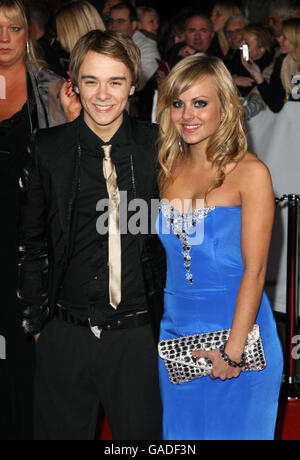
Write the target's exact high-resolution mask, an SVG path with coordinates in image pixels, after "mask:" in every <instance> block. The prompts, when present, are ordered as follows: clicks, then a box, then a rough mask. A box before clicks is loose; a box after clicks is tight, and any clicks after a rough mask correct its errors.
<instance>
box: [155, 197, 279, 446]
mask: <svg viewBox="0 0 300 460" xmlns="http://www.w3.org/2000/svg"><path fill="white" fill-rule="evenodd" d="M157 231H158V234H159V237H160V239H161V241H162V243H163V245H164V247H165V250H166V254H167V282H166V288H165V307H164V314H163V318H162V322H161V330H160V339H161V340H163V339H168V338H173V337H179V336H183V335H191V334H197V333H201V332H210V331H215V330H220V329H225V328H230V327H231V324H232V319H233V314H234V310H235V302H236V297H237V294H238V289H239V285H240V282H241V278H242V276H243V263H242V256H241V247H240V238H241V208H240V207H215V208H203V209H199V210H195V211H191V212H190V213H186V214H180V213H179V212H178V211H176V210H175V209H173V208H171V207H170V205H169V204H167V203H166V202H162V203H161V211H160V213H159V216H158V221H157ZM256 323H258V324H259V325H260V330H261V337H262V341H263V346H264V350H265V356H266V362H267V367H266V369H264V370H263V371H261V372H244V373H241V375H240V377H239V378H238V379H232V380H227V381H225V382H223V381H221V380H220V379H217V380H214V381H213V380H211V379H210V377H202V378H198V379H195V380H193V381H192V382H188V383H184V384H181V385H174V384H172V383H171V382H170V380H169V377H168V373H167V370H166V368H165V365H164V362H163V360H162V359H161V358H159V376H160V388H161V397H162V404H163V439H165V440H271V439H274V430H275V424H276V416H277V409H278V396H279V391H280V386H281V381H282V372H283V355H282V348H281V344H280V341H279V338H278V334H277V330H276V323H275V320H274V317H273V313H272V309H271V306H270V303H269V301H268V298H267V296H266V294H265V293H263V296H262V300H261V305H260V309H259V312H258V316H257V320H256Z"/></svg>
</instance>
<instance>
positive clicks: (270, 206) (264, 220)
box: [225, 158, 275, 361]
mask: <svg viewBox="0 0 300 460" xmlns="http://www.w3.org/2000/svg"><path fill="white" fill-rule="evenodd" d="M241 166H242V168H243V169H242V170H241V175H240V176H241V179H242V180H241V182H242V184H241V189H240V194H241V201H242V222H241V225H242V228H241V250H242V257H243V265H244V275H243V277H242V280H241V284H240V287H239V291H238V296H237V300H236V308H235V313H234V318H233V323H232V330H231V334H230V337H229V340H228V342H227V345H226V349H225V351H226V353H227V354H228V355H229V356H230V358H231V359H233V360H234V361H239V360H240V358H241V355H242V353H243V350H244V347H245V344H246V340H247V336H248V333H249V332H250V331H251V330H252V328H253V325H254V323H255V319H256V316H257V313H258V309H259V305H260V301H261V296H262V291H263V287H264V281H265V274H266V266H267V258H268V251H269V246H270V239H271V233H272V226H273V219H274V206H275V204H274V194H273V188H272V181H271V177H270V173H269V171H268V169H267V167H266V166H265V165H264V164H263V163H261V162H260V161H259V160H257V159H256V158H254V159H253V160H250V161H247V162H245V163H244V164H243V165H241Z"/></svg>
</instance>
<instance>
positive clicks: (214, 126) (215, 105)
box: [171, 76, 222, 145]
mask: <svg viewBox="0 0 300 460" xmlns="http://www.w3.org/2000/svg"><path fill="white" fill-rule="evenodd" d="M221 119H222V109H221V103H220V100H219V96H218V94H217V90H216V87H215V84H214V82H213V80H212V78H211V77H210V76H205V77H203V78H201V79H199V80H198V81H197V83H195V85H193V86H192V87H191V88H189V89H188V90H187V91H185V92H184V93H182V94H181V95H180V97H179V98H178V99H176V100H175V101H173V103H172V105H171V120H172V122H173V124H174V126H175V128H176V131H177V132H178V134H179V135H180V136H181V137H182V139H183V140H184V141H185V142H186V143H187V144H189V145H196V144H199V145H200V144H202V145H203V144H205V145H207V143H208V141H209V139H210V137H211V136H212V135H213V134H214V133H215V132H216V131H217V130H218V128H219V126H220V122H221Z"/></svg>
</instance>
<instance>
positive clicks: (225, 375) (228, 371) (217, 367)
mask: <svg viewBox="0 0 300 460" xmlns="http://www.w3.org/2000/svg"><path fill="white" fill-rule="evenodd" d="M192 355H193V356H194V357H196V358H208V359H210V360H211V361H212V363H213V368H212V371H211V374H210V378H211V379H212V380H215V379H221V380H223V381H224V380H231V379H233V378H237V377H239V375H240V373H241V369H240V368H239V367H231V366H229V364H227V363H226V362H225V361H224V360H223V358H222V357H221V354H220V352H219V350H212V351H204V350H194V351H193V352H192Z"/></svg>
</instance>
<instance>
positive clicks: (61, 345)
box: [19, 30, 164, 440]
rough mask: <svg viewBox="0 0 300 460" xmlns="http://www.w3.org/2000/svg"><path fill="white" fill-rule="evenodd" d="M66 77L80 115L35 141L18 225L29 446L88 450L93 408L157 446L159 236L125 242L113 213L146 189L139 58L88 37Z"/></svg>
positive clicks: (103, 35)
mask: <svg viewBox="0 0 300 460" xmlns="http://www.w3.org/2000/svg"><path fill="white" fill-rule="evenodd" d="M70 75H71V78H72V82H73V84H74V88H75V91H76V92H77V94H78V95H79V97H80V100H81V104H82V107H83V110H82V113H81V115H80V116H79V117H78V118H77V119H76V120H75V121H73V122H72V123H69V124H66V125H63V126H61V127H59V128H57V129H56V128H54V129H50V130H44V131H40V132H37V134H36V136H35V139H34V143H33V147H34V154H33V158H34V161H33V162H32V164H31V167H30V168H29V174H28V176H29V177H28V183H27V198H26V204H25V207H24V215H23V225H22V260H21V279H20V292H19V295H20V297H21V298H22V299H23V302H24V304H26V305H28V306H29V307H28V308H27V310H26V313H25V314H26V319H25V321H24V325H25V329H26V330H27V332H31V333H34V334H35V337H36V348H37V350H36V351H37V369H36V386H35V389H36V395H35V439H43V440H47V439H52V440H69V439H75V440H78V439H80V440H85V439H93V438H94V435H95V428H96V422H97V414H98V404H99V402H101V404H102V406H103V408H104V410H105V414H106V417H107V419H108V421H109V424H110V427H111V430H112V434H113V439H124V440H130V439H131V440H141V439H160V436H161V434H160V433H161V406H160V395H159V388H158V378H157V352H156V347H155V340H154V337H153V331H154V334H155V338H157V336H158V323H159V319H160V312H161V299H162V291H163V284H164V281H163V274H162V276H161V272H160V269H161V268H163V258H164V257H163V252H162V250H161V247H160V244H159V241H158V239H157V237H156V236H154V235H153V236H151V235H150V234H149V235H141V234H137V232H134V231H132V232H131V233H130V225H128V226H127V224H129V223H130V222H131V223H132V221H130V219H131V218H132V214H133V213H132V212H130V211H128V212H126V213H125V217H124V214H122V213H121V208H122V197H123V195H126V198H127V201H128V203H129V205H130V203H132V200H134V199H142V200H143V203H147V205H148V206H147V209H149V210H150V201H151V199H152V198H153V197H154V194H155V190H156V162H157V159H156V149H155V143H156V137H157V130H156V127H155V126H151V125H150V124H147V123H144V122H139V121H137V120H133V119H131V118H130V117H129V116H128V115H127V113H126V111H125V107H126V104H127V101H128V96H130V95H132V94H133V92H134V90H135V87H136V85H137V84H138V80H139V75H140V54H139V50H138V48H137V47H136V45H135V44H134V43H133V42H132V40H131V39H130V38H126V37H124V36H122V35H121V34H118V33H114V32H101V31H96V30H95V31H92V32H90V33H89V34H87V35H86V36H84V37H83V38H82V39H81V40H80V41H79V42H78V44H77V45H76V47H75V49H74V51H73V52H72V55H71V60H70ZM125 192H126V193H125ZM120 200H121V202H120ZM108 202H109V219H108V212H107V208H108V206H107V203H108ZM123 205H124V203H123ZM123 207H124V206H123ZM129 207H130V206H129ZM143 217H144V218H146V220H147V219H148V215H147V216H143ZM107 221H108V223H107ZM144 223H145V222H144ZM127 227H128V228H129V231H128V230H127ZM122 228H123V230H122ZM124 228H125V230H124ZM149 232H150V228H149ZM150 248H151V250H150ZM47 272H48V273H47ZM45 280H47V282H46V283H45ZM45 285H46V286H45ZM150 323H151V325H152V327H151V325H150ZM39 333H40V335H39Z"/></svg>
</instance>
